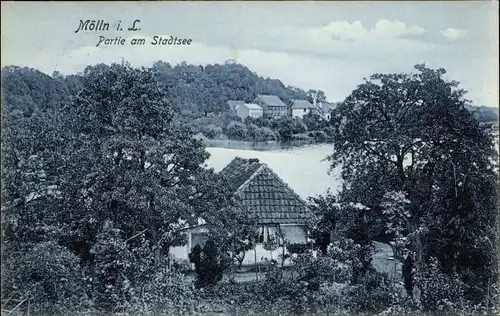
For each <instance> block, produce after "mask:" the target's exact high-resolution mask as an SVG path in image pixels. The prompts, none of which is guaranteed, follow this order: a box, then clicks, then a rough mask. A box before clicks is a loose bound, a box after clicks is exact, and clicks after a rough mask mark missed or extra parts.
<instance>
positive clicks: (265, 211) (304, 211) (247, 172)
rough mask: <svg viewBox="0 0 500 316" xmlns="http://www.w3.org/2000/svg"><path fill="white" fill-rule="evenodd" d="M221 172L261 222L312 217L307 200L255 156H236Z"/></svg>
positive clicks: (299, 220)
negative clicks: (249, 157)
mask: <svg viewBox="0 0 500 316" xmlns="http://www.w3.org/2000/svg"><path fill="white" fill-rule="evenodd" d="M220 174H221V175H222V176H223V177H224V178H225V179H226V181H228V184H229V186H230V187H231V188H232V189H233V190H234V194H235V197H236V198H237V200H238V201H239V203H240V205H241V206H242V207H244V208H246V209H247V210H248V211H249V212H250V213H251V214H252V216H253V217H254V218H256V219H257V221H258V222H259V223H261V224H271V223H272V224H304V223H305V221H306V220H307V219H309V218H311V217H312V216H313V214H312V212H311V210H310V209H309V208H308V206H307V203H306V202H305V201H304V200H302V199H301V198H300V196H299V195H297V194H296V193H295V192H294V191H293V190H292V189H291V188H290V187H288V185H287V184H286V183H285V182H283V180H282V179H281V178H280V177H279V176H278V175H277V174H276V173H274V172H273V171H272V170H271V169H270V168H269V167H268V166H267V165H266V164H264V163H261V162H259V160H258V159H244V158H240V157H236V158H235V159H234V160H233V161H231V162H230V163H229V164H228V165H227V166H226V167H225V168H224V169H222V171H221V172H220Z"/></svg>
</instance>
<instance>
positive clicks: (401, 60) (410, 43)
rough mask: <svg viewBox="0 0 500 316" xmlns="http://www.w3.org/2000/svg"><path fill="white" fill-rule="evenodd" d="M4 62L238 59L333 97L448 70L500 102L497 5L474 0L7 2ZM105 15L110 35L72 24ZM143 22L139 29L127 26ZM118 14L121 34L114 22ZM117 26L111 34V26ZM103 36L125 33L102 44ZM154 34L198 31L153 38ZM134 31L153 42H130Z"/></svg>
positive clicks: (72, 66) (479, 101)
mask: <svg viewBox="0 0 500 316" xmlns="http://www.w3.org/2000/svg"><path fill="white" fill-rule="evenodd" d="M1 9H2V10H1V26H2V28H1V30H2V35H1V44H2V45H1V49H2V54H1V63H2V67H3V66H6V65H17V66H28V67H32V68H37V69H39V70H41V71H43V72H45V73H47V74H52V72H53V71H59V72H61V73H63V74H72V73H78V72H80V71H83V69H84V68H85V67H86V66H87V65H93V64H97V63H102V62H104V63H107V64H109V63H112V62H121V60H122V59H125V60H127V61H128V62H130V63H131V64H132V65H133V66H151V65H152V64H153V63H154V62H155V61H158V60H163V61H165V62H169V63H170V64H172V65H174V64H177V63H180V62H183V61H186V62H187V63H188V64H197V65H206V64H214V63H219V64H221V63H224V62H225V61H227V60H229V59H233V60H235V61H236V62H238V63H241V64H243V65H245V66H247V67H248V68H249V69H251V70H252V71H254V72H256V73H257V74H259V75H260V76H263V77H270V78H275V79H280V80H281V81H282V82H283V83H284V84H285V85H291V86H296V87H299V88H302V89H304V90H309V89H320V90H323V91H324V92H325V93H326V95H327V98H328V100H329V101H339V100H343V99H344V98H345V97H347V96H348V95H349V94H350V93H351V91H352V90H353V89H355V88H356V86H357V85H358V84H361V83H362V82H363V78H368V77H369V76H370V75H372V74H374V73H394V72H411V71H413V70H414V68H413V66H414V65H415V64H419V63H425V64H426V65H427V66H428V67H431V68H444V69H445V70H446V71H447V74H446V76H447V79H450V80H456V81H459V82H460V83H461V84H460V86H461V87H462V88H464V89H465V90H467V91H469V93H468V95H467V98H468V99H470V100H472V101H473V103H474V104H475V105H488V106H494V107H498V104H499V102H498V87H499V82H498V75H499V74H498V68H499V65H498V49H499V48H498V47H499V46H498V44H499V42H498V35H499V34H498V29H499V25H498V3H497V2H496V1H475V2H472V1H471V2H466V1H463V2H458V1H457V2H417V1H415V2H413V1H411V2H382V1H380V2H371V1H369V2H368V1H366V2H350V3H347V2H279V3H278V2H232V3H229V2H191V1H190V2H140V3H139V2H121V3H111V2H104V1H103V2H81V3H78V2H38V3H37V2H24V3H19V2H2V3H1ZM80 20H83V21H85V20H104V21H105V22H107V23H109V24H110V30H109V31H107V32H106V31H79V32H76V33H75V31H76V30H77V29H78V27H79V25H80ZM134 20H140V22H139V23H138V24H137V28H140V30H138V31H127V28H128V27H131V26H132V23H133V22H134ZM118 21H120V26H121V27H122V28H123V29H124V30H123V31H117V30H114V28H116V27H117V25H118ZM112 28H113V30H111V29H112ZM99 36H104V37H105V38H110V39H113V38H115V37H116V36H119V37H122V38H124V39H125V40H126V44H125V45H108V46H103V45H102V44H101V45H99V46H96V45H97V43H98V42H99ZM153 36H162V37H170V36H173V37H178V38H186V39H191V40H192V42H191V45H189V46H187V45H185V46H168V45H167V46H161V45H152V44H151V41H152V37H153ZM132 38H145V39H146V44H145V45H142V46H132V45H131V44H130V40H131V39H132Z"/></svg>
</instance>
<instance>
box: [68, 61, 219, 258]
mask: <svg viewBox="0 0 500 316" xmlns="http://www.w3.org/2000/svg"><path fill="white" fill-rule="evenodd" d="M83 84H84V88H83V90H82V91H81V93H80V94H79V95H78V97H77V98H76V100H75V104H74V107H73V109H74V110H75V112H76V115H77V117H78V121H77V124H76V126H75V128H76V130H77V132H78V133H79V134H80V137H79V140H78V142H79V150H78V151H77V154H78V155H81V156H83V157H86V158H89V159H91V160H92V161H93V162H94V163H93V166H92V167H89V170H87V174H86V176H85V177H86V179H85V177H84V179H83V181H84V182H83V183H82V182H80V183H78V185H82V186H83V187H85V188H87V190H88V191H91V192H93V197H92V199H89V197H85V196H82V198H83V200H84V201H85V200H87V203H88V205H89V207H88V210H87V212H86V213H87V214H89V215H87V216H89V217H93V218H95V219H97V221H98V222H99V221H104V220H107V219H109V220H111V221H113V223H114V225H115V226H116V227H117V228H119V229H121V230H123V231H124V232H125V234H126V235H127V236H132V235H134V234H136V233H137V232H139V231H143V230H146V235H147V237H148V239H150V240H151V246H152V247H153V250H154V252H155V254H156V255H155V258H156V262H157V264H158V263H159V262H160V258H161V255H162V252H163V253H165V252H168V249H169V247H170V246H171V245H175V244H180V243H182V242H183V239H182V238H181V234H180V233H178V232H177V230H176V225H177V227H179V224H178V223H179V220H180V219H184V220H188V222H189V221H192V218H196V216H193V215H194V214H199V213H201V212H202V211H205V210H206V209H207V208H210V207H218V206H219V202H220V203H221V205H223V203H224V201H223V200H225V197H221V198H222V200H218V198H217V197H215V195H213V192H215V191H212V190H211V186H210V184H211V183H212V179H213V178H214V174H213V171H212V170H206V169H204V168H203V167H202V165H203V162H204V161H205V159H207V158H208V153H207V152H205V150H204V147H203V144H202V143H201V142H200V141H198V140H196V139H195V138H193V136H192V134H191V133H190V132H189V131H188V130H186V129H185V128H183V127H182V126H179V125H178V124H177V123H176V122H175V121H174V113H173V111H172V109H171V107H170V106H169V105H168V104H167V103H166V98H165V95H164V93H163V91H162V90H160V89H159V87H158V85H157V82H156V80H155V77H154V73H153V71H152V70H151V69H146V68H141V69H135V68H132V67H130V66H129V65H127V64H124V65H117V64H114V65H112V66H110V67H107V68H92V67H88V68H87V69H86V70H85V73H84V80H83ZM79 161H81V159H79ZM75 168H76V167H75ZM209 196H210V198H209ZM212 197H213V198H214V199H211V198H212ZM209 199H211V200H210V201H208V200H209ZM212 203H213V204H212Z"/></svg>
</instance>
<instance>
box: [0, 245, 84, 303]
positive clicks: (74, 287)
mask: <svg viewBox="0 0 500 316" xmlns="http://www.w3.org/2000/svg"><path fill="white" fill-rule="evenodd" d="M16 250H17V251H18V252H17V254H16V253H13V254H12V255H9V256H6V257H5V258H4V259H3V260H2V294H4V295H9V296H10V295H14V296H15V297H17V298H20V299H28V300H29V301H30V304H31V307H32V308H41V309H43V310H45V312H48V311H54V312H55V311H56V310H59V309H61V308H68V306H69V307H71V308H75V309H76V308H78V307H81V306H83V305H82V304H84V303H85V302H86V301H87V298H86V295H85V290H84V285H83V282H82V274H81V268H80V266H79V263H78V261H79V259H78V257H77V256H75V255H74V254H72V253H71V252H70V251H69V250H68V249H67V248H65V247H62V246H60V245H58V244H57V243H55V242H53V241H49V242H41V243H37V244H34V245H33V246H28V247H26V248H24V249H19V248H18V249H16Z"/></svg>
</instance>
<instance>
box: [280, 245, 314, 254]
mask: <svg viewBox="0 0 500 316" xmlns="http://www.w3.org/2000/svg"><path fill="white" fill-rule="evenodd" d="M286 250H287V251H288V252H289V253H291V254H299V253H306V252H308V251H309V250H311V246H310V245H309V244H288V245H286Z"/></svg>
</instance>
